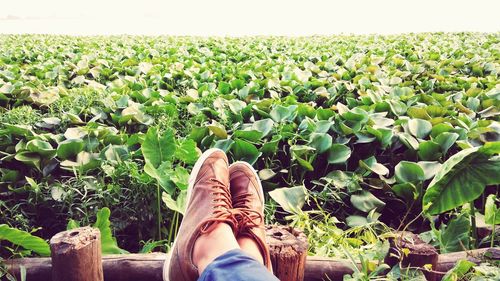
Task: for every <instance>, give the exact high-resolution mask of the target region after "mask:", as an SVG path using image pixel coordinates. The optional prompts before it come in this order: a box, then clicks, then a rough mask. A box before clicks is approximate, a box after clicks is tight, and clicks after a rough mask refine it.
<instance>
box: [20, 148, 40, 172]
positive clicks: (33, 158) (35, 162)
mask: <svg viewBox="0 0 500 281" xmlns="http://www.w3.org/2000/svg"><path fill="white" fill-rule="evenodd" d="M14 158H15V159H16V160H17V161H20V162H23V163H24V164H26V165H29V166H32V167H35V168H37V169H38V170H40V155H38V154H37V153H34V152H29V151H24V152H20V153H16V156H14Z"/></svg>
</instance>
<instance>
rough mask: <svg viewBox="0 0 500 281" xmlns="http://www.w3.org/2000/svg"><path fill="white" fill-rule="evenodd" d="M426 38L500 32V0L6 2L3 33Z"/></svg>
mask: <svg viewBox="0 0 500 281" xmlns="http://www.w3.org/2000/svg"><path fill="white" fill-rule="evenodd" d="M12 18H17V19H12ZM426 31H483V32H500V0H471V1H465V0H340V1H339V0H330V1H328V0H303V1H296V0H288V1H287V0H248V1H247V0H79V1H75V0H0V33H50V34H73V35H94V34H145V35H158V34H169V35H202V36H208V35H219V36H245V35H314V34H321V35H328V34H339V33H356V34H366V33H379V34H394V33H405V32H426Z"/></svg>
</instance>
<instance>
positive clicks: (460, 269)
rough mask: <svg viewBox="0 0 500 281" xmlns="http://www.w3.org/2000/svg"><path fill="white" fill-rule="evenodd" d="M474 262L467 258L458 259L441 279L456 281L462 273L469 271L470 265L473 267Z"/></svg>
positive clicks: (460, 278)
mask: <svg viewBox="0 0 500 281" xmlns="http://www.w3.org/2000/svg"><path fill="white" fill-rule="evenodd" d="M475 265H476V264H475V263H473V262H471V261H468V260H459V261H458V262H457V263H456V264H455V266H454V267H453V268H452V269H450V270H448V272H446V274H445V275H444V276H443V279H441V280H442V281H457V280H462V278H463V277H464V275H465V274H466V273H467V272H469V271H470V270H471V269H472V267H474V266H475Z"/></svg>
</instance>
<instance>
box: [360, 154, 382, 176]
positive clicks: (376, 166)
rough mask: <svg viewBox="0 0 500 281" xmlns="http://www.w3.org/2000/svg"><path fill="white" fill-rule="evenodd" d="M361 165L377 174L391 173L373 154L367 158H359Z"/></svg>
mask: <svg viewBox="0 0 500 281" xmlns="http://www.w3.org/2000/svg"><path fill="white" fill-rule="evenodd" d="M359 166H360V167H362V168H363V169H366V170H368V171H372V172H374V173H375V174H377V175H381V176H385V175H387V174H389V169H387V167H385V166H384V165H382V164H380V163H377V159H375V157H373V156H371V157H369V158H367V159H365V160H359Z"/></svg>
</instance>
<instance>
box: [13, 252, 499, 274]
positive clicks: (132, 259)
mask: <svg viewBox="0 0 500 281" xmlns="http://www.w3.org/2000/svg"><path fill="white" fill-rule="evenodd" d="M487 251H489V252H490V255H493V256H494V257H496V259H498V255H499V252H500V248H498V247H497V248H491V249H478V250H471V251H467V252H456V253H450V254H442V255H439V258H438V263H437V267H436V269H435V270H436V271H440V272H446V271H448V270H449V269H450V268H452V267H453V266H454V265H455V263H456V262H457V261H458V260H461V259H467V260H470V261H472V262H476V263H479V262H480V260H481V258H482V256H483V254H484V253H485V252H487ZM166 257H167V255H166V254H164V253H152V254H127V255H108V256H103V260H102V265H103V269H104V280H106V281H162V276H161V275H162V267H163V262H164V261H165V258H166ZM21 266H24V267H25V268H26V269H27V280H29V281H48V280H51V274H52V266H51V259H50V258H23V259H12V260H8V261H7V268H8V271H9V272H10V273H12V274H14V275H16V276H19V269H20V267H21ZM351 273H352V269H351V267H350V262H349V261H347V260H340V259H331V258H322V257H314V256H309V257H307V260H306V266H305V277H304V280H305V281H321V280H328V279H327V278H326V276H328V277H329V278H330V279H331V280H342V276H344V275H345V274H351Z"/></svg>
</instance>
